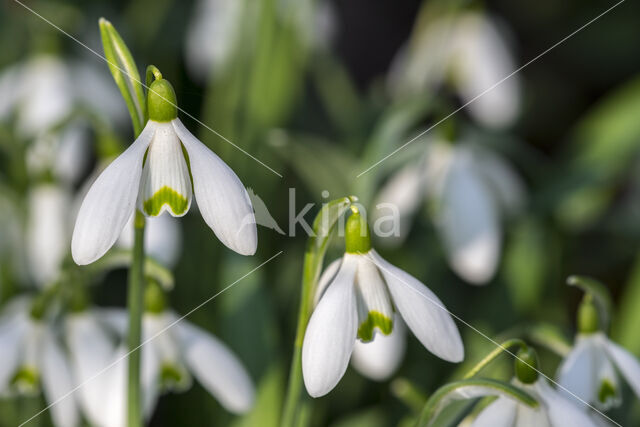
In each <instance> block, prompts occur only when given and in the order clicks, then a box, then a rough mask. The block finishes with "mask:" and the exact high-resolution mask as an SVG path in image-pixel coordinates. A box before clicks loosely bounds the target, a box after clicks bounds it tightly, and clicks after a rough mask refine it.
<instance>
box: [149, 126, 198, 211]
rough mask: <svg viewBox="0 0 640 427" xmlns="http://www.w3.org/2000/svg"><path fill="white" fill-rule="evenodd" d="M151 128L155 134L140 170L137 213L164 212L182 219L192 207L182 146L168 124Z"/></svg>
mask: <svg viewBox="0 0 640 427" xmlns="http://www.w3.org/2000/svg"><path fill="white" fill-rule="evenodd" d="M153 125H154V126H155V128H156V133H155V135H154V136H153V139H152V140H151V143H150V144H149V150H148V151H147V158H146V160H145V163H144V168H143V169H142V179H141V181H140V194H139V197H138V209H139V210H140V211H141V212H144V214H145V215H147V216H158V215H162V213H163V212H165V211H166V212H169V213H170V214H171V215H172V216H176V217H179V216H183V215H185V214H186V213H187V211H188V210H189V207H190V206H191V177H190V176H189V168H188V167H187V161H186V160H185V158H184V154H183V153H182V145H181V144H180V141H179V140H178V135H176V132H175V131H174V129H173V126H172V125H171V123H158V122H155V123H153ZM163 191H169V192H171V194H170V195H169V194H166V193H163Z"/></svg>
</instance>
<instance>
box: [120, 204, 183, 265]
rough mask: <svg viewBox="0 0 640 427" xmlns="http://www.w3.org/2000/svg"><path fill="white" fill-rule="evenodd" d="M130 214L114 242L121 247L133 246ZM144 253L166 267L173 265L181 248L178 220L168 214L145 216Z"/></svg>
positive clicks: (132, 216) (132, 217)
mask: <svg viewBox="0 0 640 427" xmlns="http://www.w3.org/2000/svg"><path fill="white" fill-rule="evenodd" d="M134 217H135V215H131V218H129V222H127V224H126V225H125V226H124V229H123V230H122V234H121V235H120V237H119V238H118V241H117V242H116V245H117V246H120V247H122V248H128V249H130V248H133V237H134V233H135V231H134V228H133V220H134ZM144 246H145V254H146V255H147V256H150V257H152V258H154V259H155V260H157V261H160V263H162V264H163V265H165V266H166V267H169V268H171V267H174V266H175V265H176V262H177V261H178V258H179V256H180V253H181V249H182V231H181V229H180V224H178V221H177V220H176V219H175V218H174V217H172V216H170V215H160V216H158V217H151V218H147V223H146V228H145V230H144Z"/></svg>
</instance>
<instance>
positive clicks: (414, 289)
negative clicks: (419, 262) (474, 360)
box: [368, 249, 464, 362]
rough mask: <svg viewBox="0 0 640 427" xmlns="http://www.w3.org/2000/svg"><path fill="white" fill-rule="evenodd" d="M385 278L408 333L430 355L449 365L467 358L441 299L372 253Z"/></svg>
mask: <svg viewBox="0 0 640 427" xmlns="http://www.w3.org/2000/svg"><path fill="white" fill-rule="evenodd" d="M368 256H371V258H372V259H373V261H374V262H375V264H376V265H377V266H378V268H379V269H380V272H381V273H382V275H383V276H384V279H385V280H386V282H387V286H388V287H389V292H390V293H391V298H392V299H393V303H394V305H395V306H396V308H397V309H398V311H399V312H400V315H401V316H402V318H403V319H404V321H405V322H406V324H407V326H409V329H411V331H412V332H413V334H414V335H415V336H416V338H418V340H420V342H421V343H422V345H424V346H425V347H426V348H427V349H428V350H429V351H430V352H432V353H433V354H435V355H436V356H438V357H440V358H441V359H445V360H448V361H450V362H460V361H461V360H462V359H463V358H464V347H463V345H462V339H461V338H460V333H459V332H458V328H457V327H456V324H455V322H454V321H453V318H452V317H451V315H450V314H449V312H448V311H447V309H446V308H445V306H444V304H442V302H441V301H440V300H439V299H438V297H437V296H436V295H435V294H434V293H433V292H431V290H429V288H427V287H426V286H425V285H423V284H422V283H421V282H420V281H419V280H418V279H416V278H415V277H413V276H411V275H410V274H408V273H406V272H405V271H403V270H401V269H399V268H398V267H395V266H393V265H391V264H390V263H388V262H387V261H386V260H384V259H383V258H382V257H381V256H380V255H378V253H377V252H376V251H375V250H373V249H372V250H371V251H369V254H368Z"/></svg>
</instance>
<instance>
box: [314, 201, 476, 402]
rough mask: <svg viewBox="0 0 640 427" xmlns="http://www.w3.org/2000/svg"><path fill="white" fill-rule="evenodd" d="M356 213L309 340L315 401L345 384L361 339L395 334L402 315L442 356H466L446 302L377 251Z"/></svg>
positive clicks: (348, 224) (322, 299)
mask: <svg viewBox="0 0 640 427" xmlns="http://www.w3.org/2000/svg"><path fill="white" fill-rule="evenodd" d="M352 210H353V213H352V215H351V216H350V217H349V219H348V220H347V224H346V237H345V243H346V253H345V255H344V257H343V258H342V261H341V263H340V265H339V267H335V264H334V267H333V269H334V270H336V271H335V274H332V276H333V278H332V280H331V281H330V283H329V284H327V285H326V287H325V289H324V292H323V293H322V295H321V296H320V298H319V300H318V303H317V306H316V308H315V310H314V311H313V314H312V315H311V319H310V320H309V324H308V326H307V330H306V332H305V336H304V342H303V346H302V372H303V376H304V383H305V386H306V388H307V391H308V392H309V394H310V395H311V396H313V397H319V396H323V395H325V394H327V393H328V392H329V391H331V390H332V389H333V388H334V387H335V386H336V384H337V383H338V382H339V381H340V378H342V376H343V375H344V373H345V371H346V369H347V364H348V363H349V359H350V358H351V354H352V351H353V349H354V345H355V343H356V340H360V341H362V342H365V343H367V342H371V341H372V340H373V339H374V337H375V336H376V334H383V335H389V334H391V333H392V332H393V329H394V328H396V327H397V325H396V324H395V323H394V313H396V312H397V313H398V314H399V315H400V316H401V317H402V318H403V320H404V322H405V323H406V324H407V325H408V327H409V329H410V330H411V331H412V332H413V333H414V334H415V336H416V337H417V338H418V340H420V342H421V343H422V344H423V345H424V346H425V347H426V348H427V349H428V350H429V351H431V352H432V353H434V354H435V355H436V356H438V357H440V358H442V359H445V360H448V361H451V362H459V361H461V360H462V358H463V355H464V348H463V345H462V340H461V339H460V334H459V333H458V329H457V328H456V325H455V323H454V322H453V319H452V318H451V316H450V315H449V313H448V312H447V311H446V309H445V308H444V306H443V304H442V302H440V300H439V299H438V297H436V296H435V294H434V293H433V292H431V291H430V290H429V289H428V288H427V287H426V286H424V285H423V284H422V283H420V282H419V281H418V280H417V279H416V278H414V277H412V276H411V275H409V274H408V273H406V272H404V271H402V270H400V269H399V268H397V267H394V266H393V265H391V264H389V263H388V262H387V261H385V260H384V259H383V258H382V257H380V255H378V253H377V252H376V251H375V250H373V249H372V248H371V242H370V236H369V229H368V225H367V224H366V221H365V220H364V219H363V218H362V217H361V216H360V214H359V212H358V210H357V208H355V207H354V208H352ZM390 359H392V358H390ZM391 363H393V361H391ZM377 371H378V372H380V370H377ZM380 376H381V374H380Z"/></svg>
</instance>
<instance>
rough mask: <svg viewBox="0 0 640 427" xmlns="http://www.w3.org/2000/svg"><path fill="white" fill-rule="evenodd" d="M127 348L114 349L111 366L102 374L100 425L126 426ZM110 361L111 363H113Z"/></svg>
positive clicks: (106, 426)
mask: <svg viewBox="0 0 640 427" xmlns="http://www.w3.org/2000/svg"><path fill="white" fill-rule="evenodd" d="M126 355H127V350H126V349H125V347H124V346H120V347H119V348H118V349H116V351H115V353H114V355H113V362H115V361H116V360H117V361H118V362H117V363H116V364H115V365H114V366H113V367H112V368H110V369H109V370H108V371H106V372H105V373H104V374H102V375H103V376H104V377H105V379H104V389H103V390H104V391H103V397H104V399H103V405H104V412H103V413H104V416H103V418H102V420H100V423H99V424H98V425H99V426H100V427H126V425H127V421H126V420H127V370H128V364H127V357H126ZM113 362H112V363H113Z"/></svg>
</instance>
